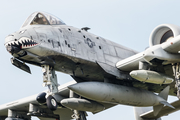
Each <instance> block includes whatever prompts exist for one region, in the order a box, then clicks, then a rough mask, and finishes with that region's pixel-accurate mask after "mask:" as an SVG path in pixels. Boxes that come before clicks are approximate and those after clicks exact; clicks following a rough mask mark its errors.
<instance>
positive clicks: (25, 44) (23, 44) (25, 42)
mask: <svg viewBox="0 0 180 120" xmlns="http://www.w3.org/2000/svg"><path fill="white" fill-rule="evenodd" d="M37 45H38V43H36V42H35V41H34V40H32V39H30V38H27V37H22V38H20V39H19V40H15V41H10V42H8V43H6V44H5V46H6V47H7V46H15V47H17V48H20V49H24V48H31V47H34V46H37Z"/></svg>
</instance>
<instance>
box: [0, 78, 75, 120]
mask: <svg viewBox="0 0 180 120" xmlns="http://www.w3.org/2000/svg"><path fill="white" fill-rule="evenodd" d="M74 83H76V82H75V81H71V82H69V83H66V84H64V85H61V86H59V87H58V90H59V94H60V95H62V96H65V97H66V96H67V95H68V94H69V90H68V88H67V86H69V85H72V84H74ZM46 92H47V91H46ZM37 96H38V94H36V95H33V96H30V97H27V98H23V99H20V100H16V101H13V102H10V103H7V104H4V105H0V117H1V118H7V116H9V115H10V114H12V116H15V117H16V116H18V115H19V116H23V117H24V118H28V119H30V116H37V117H39V119H41V120H45V119H48V120H51V119H52V120H55V119H58V117H59V116H60V119H61V120H70V119H72V118H71V115H72V114H73V112H72V111H71V110H70V109H67V108H63V107H59V108H58V109H57V110H56V111H54V112H52V111H51V110H49V109H48V108H47V106H46V105H41V104H39V103H38V102H37V100H36V97H37ZM32 105H34V106H35V109H38V110H39V113H34V114H29V116H28V115H27V114H28V113H29V112H30V111H31V110H30V109H32V108H30V106H32Z"/></svg>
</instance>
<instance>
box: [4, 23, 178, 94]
mask: <svg viewBox="0 0 180 120" xmlns="http://www.w3.org/2000/svg"><path fill="white" fill-rule="evenodd" d="M5 46H6V48H7V46H15V48H17V50H16V49H14V51H11V54H12V55H13V56H14V57H15V58H17V59H19V60H21V61H23V62H27V63H30V64H34V65H38V66H41V65H43V64H48V65H50V66H53V67H54V69H55V70H56V71H60V72H63V73H67V74H69V75H71V76H72V77H73V78H74V79H75V80H76V81H78V82H80V81H105V80H108V82H110V83H116V84H121V85H126V86H134V87H139V88H143V89H146V90H150V91H155V92H160V91H161V90H162V89H163V88H165V87H166V85H162V86H159V85H156V84H149V83H146V84H144V83H142V82H139V81H137V80H135V79H132V78H131V77H130V76H129V72H125V71H124V72H121V71H119V70H118V69H117V68H116V67H115V65H116V63H117V62H118V61H120V60H122V59H125V58H127V57H129V56H132V55H134V54H136V53H137V52H135V51H133V50H131V49H128V48H126V47H123V46H121V45H118V44H116V43H114V42H111V41H109V40H107V39H104V38H102V37H99V36H96V35H94V34H91V33H89V32H88V31H86V30H84V29H78V28H74V27H72V26H67V25H27V26H25V27H22V28H21V29H20V31H18V32H16V33H14V34H11V35H9V36H7V37H6V40H5ZM122 76H123V77H122ZM174 91H175V90H174V89H172V90H171V92H170V93H171V94H173V95H175V94H174Z"/></svg>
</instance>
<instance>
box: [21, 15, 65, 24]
mask: <svg viewBox="0 0 180 120" xmlns="http://www.w3.org/2000/svg"><path fill="white" fill-rule="evenodd" d="M27 25H65V23H64V22H63V21H62V20H60V19H59V18H57V17H55V16H53V15H50V14H48V13H44V12H34V13H33V14H31V15H30V16H29V17H28V18H27V20H26V21H25V22H24V24H23V26H22V27H25V26H27Z"/></svg>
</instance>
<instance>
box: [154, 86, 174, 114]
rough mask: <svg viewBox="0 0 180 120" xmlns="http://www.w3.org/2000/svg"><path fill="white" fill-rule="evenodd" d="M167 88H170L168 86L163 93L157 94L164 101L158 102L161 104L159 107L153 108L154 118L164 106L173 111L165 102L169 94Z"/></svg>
mask: <svg viewBox="0 0 180 120" xmlns="http://www.w3.org/2000/svg"><path fill="white" fill-rule="evenodd" d="M169 88H170V86H167V87H166V88H165V89H164V90H163V91H161V92H160V93H159V97H161V98H163V99H164V100H163V101H160V103H161V104H160V105H156V106H153V110H154V116H157V115H158V113H159V112H160V111H161V109H162V108H163V106H164V105H166V106H168V107H170V108H173V109H175V108H174V107H173V106H172V105H171V104H169V103H168V102H167V98H168V94H169Z"/></svg>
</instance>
